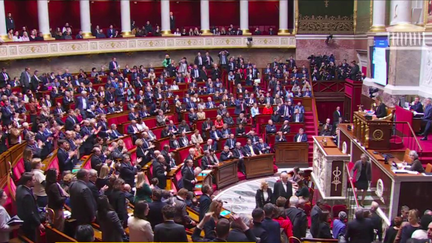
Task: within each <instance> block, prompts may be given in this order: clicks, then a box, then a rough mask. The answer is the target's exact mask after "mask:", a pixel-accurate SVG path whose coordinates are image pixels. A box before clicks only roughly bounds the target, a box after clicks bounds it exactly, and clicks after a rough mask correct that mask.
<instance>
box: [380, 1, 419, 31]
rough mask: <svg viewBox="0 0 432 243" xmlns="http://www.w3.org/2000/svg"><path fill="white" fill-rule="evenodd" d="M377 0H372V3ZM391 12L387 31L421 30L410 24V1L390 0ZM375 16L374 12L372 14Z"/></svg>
mask: <svg viewBox="0 0 432 243" xmlns="http://www.w3.org/2000/svg"><path fill="white" fill-rule="evenodd" d="M376 2H377V1H374V4H375V3H376ZM391 10H392V11H391V13H390V25H391V27H389V28H388V29H387V31H394V32H398V31H403V32H412V31H423V30H424V28H423V27H420V26H417V25H413V24H411V12H412V6H411V1H406V0H392V1H391ZM374 16H375V14H374Z"/></svg>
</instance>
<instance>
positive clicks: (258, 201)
mask: <svg viewBox="0 0 432 243" xmlns="http://www.w3.org/2000/svg"><path fill="white" fill-rule="evenodd" d="M267 194H268V197H267V199H264V193H263V190H261V189H258V190H257V192H256V194H255V205H256V206H255V207H257V208H263V207H264V205H265V204H266V203H271V202H272V200H273V192H272V190H271V189H270V188H267Z"/></svg>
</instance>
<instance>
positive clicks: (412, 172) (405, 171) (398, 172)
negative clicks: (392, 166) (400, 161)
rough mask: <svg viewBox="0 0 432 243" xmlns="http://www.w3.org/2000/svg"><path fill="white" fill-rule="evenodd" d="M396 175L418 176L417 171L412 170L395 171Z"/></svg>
mask: <svg viewBox="0 0 432 243" xmlns="http://www.w3.org/2000/svg"><path fill="white" fill-rule="evenodd" d="M393 172H394V173H395V174H411V175H417V174H418V172H417V171H410V170H393Z"/></svg>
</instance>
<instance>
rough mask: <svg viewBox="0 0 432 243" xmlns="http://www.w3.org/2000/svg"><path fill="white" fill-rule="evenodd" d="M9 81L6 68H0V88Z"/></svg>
mask: <svg viewBox="0 0 432 243" xmlns="http://www.w3.org/2000/svg"><path fill="white" fill-rule="evenodd" d="M9 81H10V76H9V74H8V73H7V72H6V68H2V71H1V73H0V89H1V88H4V87H6V85H7V84H8V83H9Z"/></svg>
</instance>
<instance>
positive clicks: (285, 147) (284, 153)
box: [275, 142, 309, 167]
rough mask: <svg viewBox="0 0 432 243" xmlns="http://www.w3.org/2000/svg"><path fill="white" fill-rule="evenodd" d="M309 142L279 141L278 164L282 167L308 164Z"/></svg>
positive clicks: (277, 148) (276, 146) (277, 147)
mask: <svg viewBox="0 0 432 243" xmlns="http://www.w3.org/2000/svg"><path fill="white" fill-rule="evenodd" d="M308 146H309V144H308V143H294V142H284V143H277V144H276V145H275V149H276V165H277V166H281V167H293V166H308Z"/></svg>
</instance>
